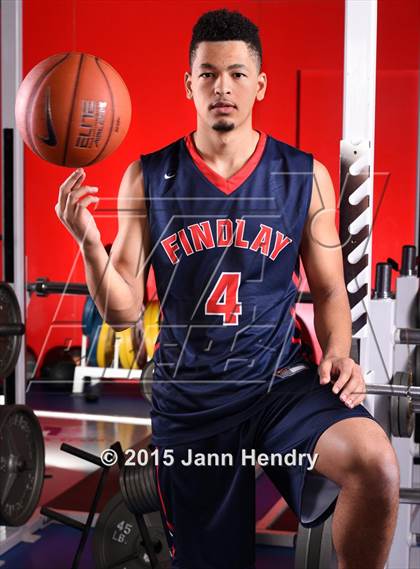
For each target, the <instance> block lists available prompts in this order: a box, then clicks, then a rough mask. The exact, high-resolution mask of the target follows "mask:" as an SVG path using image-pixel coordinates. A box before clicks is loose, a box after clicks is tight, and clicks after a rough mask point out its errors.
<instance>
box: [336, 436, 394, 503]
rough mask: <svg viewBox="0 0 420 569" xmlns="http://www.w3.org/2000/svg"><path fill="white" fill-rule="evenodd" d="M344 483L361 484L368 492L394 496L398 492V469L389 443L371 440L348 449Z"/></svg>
mask: <svg viewBox="0 0 420 569" xmlns="http://www.w3.org/2000/svg"><path fill="white" fill-rule="evenodd" d="M346 464H347V472H346V475H345V478H344V483H346V482H347V483H349V484H363V485H364V486H365V487H366V489H369V491H370V492H375V493H380V494H386V495H388V496H391V495H392V496H394V495H395V493H397V492H399V487H400V468H399V463H398V459H397V457H396V454H395V451H394V449H393V447H392V445H391V443H390V442H389V441H387V440H386V441H384V440H380V439H377V440H376V439H373V440H369V441H367V442H365V443H364V444H363V446H362V447H361V448H352V449H349V456H348V457H347V460H346Z"/></svg>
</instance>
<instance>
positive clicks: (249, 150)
mask: <svg viewBox="0 0 420 569" xmlns="http://www.w3.org/2000/svg"><path fill="white" fill-rule="evenodd" d="M193 140H194V144H195V147H196V149H197V151H198V152H199V154H200V155H201V157H202V158H203V160H204V161H205V162H206V163H207V164H208V165H209V166H210V167H211V168H213V169H214V170H215V171H217V172H219V173H220V174H221V175H222V176H224V177H229V176H230V175H232V174H233V173H235V172H236V171H237V170H239V169H240V168H241V167H242V166H243V165H244V164H245V162H246V161H247V160H248V159H249V158H250V157H251V156H252V154H253V152H254V150H255V148H256V146H257V144H258V140H259V132H258V131H256V130H254V129H253V128H252V126H247V128H246V129H245V128H243V129H242V128H237V129H234V130H231V131H229V132H219V131H215V130H213V129H211V128H209V127H207V126H203V127H200V125H197V130H196V131H195V132H194V133H193Z"/></svg>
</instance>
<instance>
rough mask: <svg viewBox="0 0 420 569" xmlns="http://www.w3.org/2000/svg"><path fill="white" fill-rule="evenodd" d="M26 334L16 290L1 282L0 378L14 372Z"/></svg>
mask: <svg viewBox="0 0 420 569" xmlns="http://www.w3.org/2000/svg"><path fill="white" fill-rule="evenodd" d="M24 333H25V326H24V325H23V324H22V318H21V314H20V307H19V303H18V301H17V298H16V295H15V293H14V290H13V289H12V287H11V286H10V285H9V284H7V283H4V282H0V377H7V376H8V375H10V374H11V373H12V371H13V370H14V368H15V365H16V362H17V359H18V357H19V352H20V347H21V344H22V334H24Z"/></svg>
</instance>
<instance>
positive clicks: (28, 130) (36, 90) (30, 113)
mask: <svg viewBox="0 0 420 569" xmlns="http://www.w3.org/2000/svg"><path fill="white" fill-rule="evenodd" d="M69 55H70V54H69V53H66V54H65V56H64V57H63V59H60V61H57V62H56V63H54V65H53V66H52V67H51V69H49V70H48V71H47V72H46V73H44V75H42V76H41V77H39V78H38V81H37V83H36V86H35V88H34V89H32V94H31V96H30V98H29V102H28V105H27V109H28V112H27V113H26V118H25V122H26V132H27V133H28V138H29V141H30V143H31V145H32V150H33V151H34V152H35V154H37V155H38V156H39V157H40V158H42V159H43V160H45V159H44V157H43V156H42V155H41V154H40V153H39V152H38V150H37V148H36V146H35V143H34V138H33V136H32V129H30V128H29V118H30V117H31V116H32V109H33V104H34V101H35V98H36V95H37V94H38V92H39V90H40V88H41V84H42V82H43V81H44V79H45V78H46V77H48V75H49V74H50V73H51V72H52V71H53V70H54V69H55V68H56V67H57V66H58V65H60V64H61V63H62V62H63V61H64V60H65V59H66V58H67V57H68V56H69Z"/></svg>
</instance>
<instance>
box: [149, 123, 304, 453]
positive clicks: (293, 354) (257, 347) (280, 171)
mask: <svg viewBox="0 0 420 569" xmlns="http://www.w3.org/2000/svg"><path fill="white" fill-rule="evenodd" d="M141 161H142V167H143V175H144V186H145V197H146V203H147V214H148V220H149V226H150V233H151V241H152V254H151V263H152V266H153V269H154V272H155V276H156V286H157V293H158V297H159V301H160V305H161V323H160V331H159V337H158V341H157V344H156V351H155V355H154V361H155V376H154V383H153V405H152V413H151V415H152V427H153V438H152V442H154V444H156V445H158V444H160V445H162V444H176V442H188V441H192V440H195V439H198V438H201V437H204V436H210V435H213V434H215V433H217V432H221V431H222V430H224V429H227V428H229V427H230V426H231V425H233V424H234V423H237V422H239V421H242V420H243V419H245V418H247V417H249V416H250V415H251V414H252V413H254V412H256V411H257V410H258V409H259V408H260V407H261V405H262V404H263V403H264V395H265V394H266V393H267V390H268V388H275V386H276V384H277V383H278V382H279V381H282V377H281V373H280V372H279V370H281V369H282V368H284V367H287V366H289V365H291V364H292V363H295V362H298V361H302V360H303V359H304V358H305V353H304V350H303V348H302V343H301V339H300V337H299V336H300V333H299V330H298V329H297V327H296V320H295V313H294V305H295V301H296V296H297V286H298V279H299V246H300V242H301V238H302V231H303V227H304V224H305V220H306V217H307V213H308V208H309V203H310V199H311V194H312V178H313V156H312V154H308V153H305V152H302V151H300V150H298V149H297V148H294V147H292V146H290V145H288V144H285V143H284V142H281V141H279V140H276V139H274V138H273V137H271V136H268V135H266V134H264V133H260V137H259V142H258V144H257V147H256V148H255V151H254V153H253V154H252V156H251V157H250V158H249V160H247V162H246V163H245V164H244V166H243V167H242V168H241V169H240V170H239V171H238V172H237V173H236V174H234V175H233V176H232V177H230V178H229V179H228V180H226V179H225V178H223V177H222V176H220V175H219V174H217V173H216V172H215V171H214V170H212V169H211V168H210V167H209V166H208V165H207V164H206V163H205V162H204V160H203V159H202V158H201V156H200V155H199V153H198V151H197V150H196V148H195V145H194V140H193V137H192V134H190V135H188V136H186V137H184V138H181V139H179V140H177V141H176V142H174V143H172V144H170V145H169V146H166V147H165V148H163V149H161V150H158V151H156V152H152V153H150V154H146V155H142V156H141Z"/></svg>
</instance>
